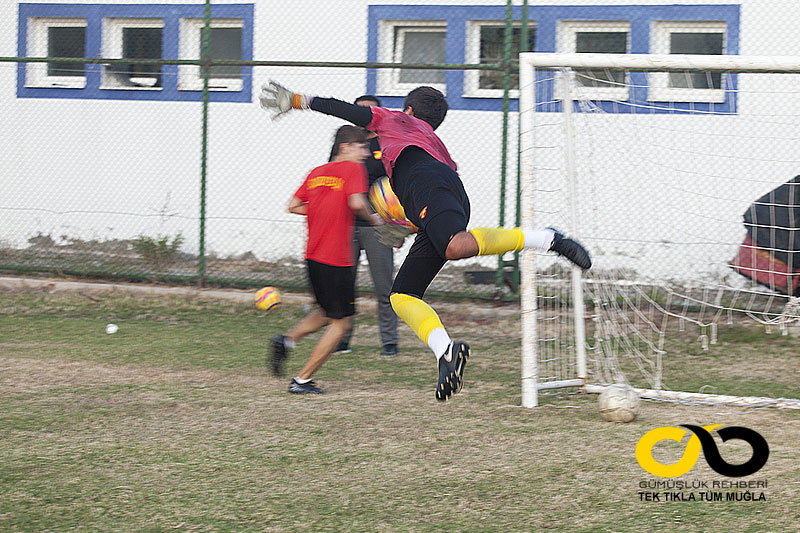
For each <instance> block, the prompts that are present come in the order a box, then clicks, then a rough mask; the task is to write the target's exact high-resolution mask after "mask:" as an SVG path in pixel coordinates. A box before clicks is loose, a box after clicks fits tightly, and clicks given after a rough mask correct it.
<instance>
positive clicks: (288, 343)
mask: <svg viewBox="0 0 800 533" xmlns="http://www.w3.org/2000/svg"><path fill="white" fill-rule="evenodd" d="M283 345H284V346H286V347H287V348H289V349H290V350H291V349H293V348H294V347H295V346H296V344H295V342H294V341H293V340H292V339H290V338H289V337H285V336H284V337H283Z"/></svg>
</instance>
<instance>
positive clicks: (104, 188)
mask: <svg viewBox="0 0 800 533" xmlns="http://www.w3.org/2000/svg"><path fill="white" fill-rule="evenodd" d="M52 3H69V2H67V1H66V0H61V1H60V2H52ZM73 3H79V2H73ZM85 3H90V2H85ZM104 3H112V2H111V0H105V1H104ZM119 3H126V4H131V3H141V4H147V3H153V2H152V1H150V2H148V1H134V0H120V1H119ZM171 3H176V4H198V3H202V2H200V0H195V1H181V2H171ZM214 3H215V4H223V3H236V2H234V1H232V2H222V1H216V0H215V2H214ZM254 3H255V23H254V27H255V39H254V52H253V56H254V58H255V59H272V60H298V61H301V60H309V61H312V60H313V61H353V62H357V61H364V60H365V59H366V52H367V7H368V5H370V2H368V1H364V0H343V1H340V2H337V3H336V4H335V6H334V5H333V4H330V5H329V4H327V3H323V2H317V1H311V0H301V1H295V2H277V1H275V0H255V2H254ZM387 3H389V2H387ZM520 3H521V2H516V4H517V5H519V4H520ZM532 3H533V2H532ZM601 3H602V4H608V5H625V4H628V3H630V2H628V1H616V0H615V1H606V2H598V1H597V0H587V1H572V2H536V4H537V5H545V4H550V5H567V4H569V5H598V4H601ZM635 3H637V4H640V5H641V4H662V3H663V2H651V1H646V0H639V1H638V2H635ZM669 3H670V4H692V3H702V4H706V5H708V4H731V3H735V2H731V1H717V0H704V1H703V2H685V1H675V0H672V1H671V2H669ZM407 4H437V5H438V4H441V5H504V4H505V2H502V1H499V2H498V1H486V0H483V1H473V0H470V1H467V0H461V1H448V2H445V1H430V2H423V1H420V2H407ZM741 5H742V11H741V35H740V53H741V54H748V55H798V56H800V42H798V40H797V39H796V38H795V35H796V28H798V27H800V6H798V5H797V3H796V2H794V1H792V0H742V1H741ZM0 20H2V21H4V22H2V23H0V26H2V30H3V31H0V55H4V56H14V55H16V54H17V50H16V48H17V44H16V43H17V40H16V39H17V36H16V23H17V22H16V20H17V7H16V2H10V1H9V2H2V3H0ZM271 77H274V78H276V79H278V80H280V81H281V82H283V83H284V84H286V85H287V86H289V87H291V88H293V89H296V90H298V91H302V92H309V93H315V94H320V95H324V96H328V95H330V96H337V97H340V98H342V99H346V100H351V99H352V98H354V97H356V96H358V95H360V94H362V93H364V92H365V87H366V81H365V79H366V78H365V73H364V72H363V71H360V70H356V69H303V70H301V69H288V68H257V69H254V75H253V79H252V80H249V81H250V82H251V83H252V84H253V94H254V97H253V103H250V104H242V103H217V104H213V105H212V106H211V107H210V117H209V127H210V137H209V152H208V156H209V159H208V206H207V208H208V212H207V214H208V217H209V225H208V234H207V249H208V251H209V252H214V253H217V254H219V255H222V256H226V255H230V254H240V253H243V252H248V251H250V252H253V253H254V254H256V256H258V257H259V258H262V259H272V258H276V257H282V256H286V255H296V256H299V255H300V254H301V253H302V243H303V240H304V225H303V224H304V223H303V221H302V220H301V219H299V217H296V216H293V215H289V214H288V213H285V205H286V203H287V202H288V199H289V197H290V196H291V194H292V192H293V191H294V190H295V188H296V187H297V186H298V185H299V183H300V182H301V180H302V179H303V177H304V175H305V173H306V172H307V171H308V170H309V169H310V168H312V167H313V166H316V165H318V164H321V163H322V162H324V161H325V159H326V157H327V153H328V150H329V146H330V141H331V137H332V133H333V131H334V130H335V128H336V127H337V126H338V125H339V124H340V121H338V120H336V119H333V118H330V117H326V116H322V115H319V114H315V113H293V114H291V115H290V116H287V117H285V118H283V119H282V120H279V121H276V122H271V121H270V120H269V119H268V117H267V116H266V114H265V113H263V112H262V111H261V110H260V108H259V107H258V105H257V103H256V96H255V95H256V94H257V92H258V87H260V85H261V84H262V83H263V82H264V81H266V80H267V79H269V78H271ZM16 78H17V70H16V65H15V64H13V63H2V64H0V111H2V117H3V118H2V126H0V145H1V146H2V147H3V155H4V156H3V157H2V158H0V180H2V181H0V184H1V188H0V243H4V244H6V245H11V246H14V247H22V246H25V245H26V242H27V239H28V238H29V237H31V236H33V235H35V234H37V233H43V234H50V235H52V236H53V237H54V238H56V239H59V238H60V237H62V236H63V237H65V238H80V239H97V240H108V239H117V238H118V239H127V238H132V237H135V236H137V235H139V234H147V235H156V234H170V235H174V234H176V233H177V232H181V233H182V234H183V235H184V236H185V238H186V244H185V246H184V249H185V250H186V251H188V252H196V251H197V241H198V224H199V222H198V220H197V217H198V215H199V207H198V199H199V194H200V192H199V176H200V138H201V137H200V133H201V132H200V125H201V106H200V104H199V103H183V102H153V101H143V102H130V101H121V100H111V101H100V100H64V99H41V98H17V97H16V83H17V82H16ZM750 79H751V78H744V77H743V78H742V84H741V89H742V95H741V96H740V100H739V106H740V111H741V112H742V114H747V115H755V116H757V117H759V118H758V119H757V120H758V121H759V124H760V125H759V128H757V133H758V134H759V135H761V136H766V137H770V136H779V138H778V139H776V140H775V141H774V142H773V143H771V144H770V143H768V144H767V145H765V144H763V143H762V142H761V141H759V142H747V140H746V136H747V135H748V133H749V132H752V131H753V129H752V128H748V127H747V126H746V125H744V124H742V125H738V126H736V127H735V131H736V132H737V133H738V134H740V135H743V136H745V137H744V139H743V140H739V141H735V149H733V150H731V149H729V148H725V149H720V150H721V151H720V152H719V153H730V152H733V153H732V154H731V155H732V156H736V157H737V158H738V159H736V160H734V159H731V158H728V157H722V158H715V160H714V162H713V163H703V162H701V161H699V160H698V161H696V162H695V164H694V166H697V167H703V166H705V167H706V168H708V165H709V164H712V165H715V169H714V170H713V172H711V171H710V172H709V173H715V174H719V175H723V176H727V175H730V172H729V170H731V169H733V170H734V171H735V172H733V174H734V175H735V176H738V177H740V179H739V181H735V179H734V178H731V179H723V180H722V181H721V182H719V183H715V184H709V189H710V190H711V191H713V194H714V195H716V196H719V197H721V198H729V197H730V198H731V202H728V203H727V204H725V205H724V206H723V205H722V204H723V203H724V202H721V201H718V202H717V203H719V204H720V205H721V207H720V208H719V209H721V210H722V211H721V212H720V213H717V214H716V215H715V216H714V217H712V218H715V219H717V218H719V219H724V220H725V222H724V223H720V224H719V227H718V228H717V226H714V228H717V229H714V230H713V232H712V233H713V234H714V235H715V236H716V235H719V237H714V239H717V238H718V239H724V240H725V242H726V243H728V244H730V243H733V242H736V241H737V240H739V235H738V233H741V232H740V231H738V230H737V229H736V228H735V224H734V222H732V221H735V218H736V216H740V214H741V211H742V204H743V203H744V202H745V201H746V200H747V199H749V200H752V199H754V198H755V197H757V196H758V195H759V194H763V192H766V191H767V190H769V189H770V188H771V187H772V186H773V185H777V184H778V183H781V182H783V181H786V180H788V179H789V178H790V177H792V176H793V175H795V174H797V173H798V172H797V171H796V170H792V169H794V168H795V167H797V166H798V165H796V157H797V156H796V155H795V154H797V153H798V151H797V142H796V139H797V137H798V135H797V134H796V132H795V131H796V130H795V128H794V127H793V126H794V124H796V123H797V122H798V121H797V120H794V121H792V119H791V118H787V116H794V117H796V116H797V113H798V109H800V99H798V98H797V95H796V94H791V93H792V92H795V93H796V90H797V83H796V82H797V78H795V79H794V80H787V78H786V77H775V78H774V80H773V84H772V85H771V86H770V85H763V82H762V81H760V80H758V79H756V78H755V77H754V78H752V79H753V80H754V81H750ZM761 79H763V78H761ZM770 89H773V90H775V91H774V93H770V94H769V95H767V96H765V95H764V94H763V93H762V94H760V95H758V96H754V97H752V98H751V97H750V96H749V92H750V91H751V90H758V91H766V90H770ZM773 110H777V111H776V112H775V115H776V116H775V120H774V121H772V122H779V123H781V125H780V126H777V127H776V128H777V129H770V128H769V127H768V126H769V124H768V123H769V122H770V121H769V120H768V119H767V118H765V117H767V116H768V115H769V114H770V113H772V111H773ZM631 119H632V117H622V116H619V117H604V118H600V119H597V120H599V121H607V124H606V125H604V129H603V130H602V131H603V133H602V134H601V135H597V134H596V131H597V130H596V129H591V128H589V129H587V131H594V132H595V133H594V135H595V136H594V137H593V138H594V141H593V142H594V143H595V147H596V149H597V150H598V151H600V152H606V153H620V154H623V156H622V157H621V158H620V159H618V160H614V159H613V158H606V159H602V158H601V159H593V160H589V159H588V156H587V159H586V162H587V163H588V164H590V166H592V167H593V171H594V173H595V176H597V175H600V176H601V177H602V176H614V179H611V178H608V181H607V182H603V181H597V182H595V184H591V185H590V184H584V185H582V187H588V188H591V187H594V188H597V189H600V190H601V194H600V195H598V198H599V197H603V198H604V199H605V201H604V202H602V203H599V204H593V206H592V207H591V208H589V207H585V209H588V210H589V211H587V212H585V213H584V216H585V217H587V219H591V220H593V221H596V222H592V224H594V227H595V228H597V232H596V233H591V234H587V235H588V236H589V237H590V238H591V239H593V240H594V242H593V244H594V245H595V246H598V247H600V248H601V250H603V252H602V253H603V254H605V255H604V256H605V257H606V258H607V259H606V260H608V261H609V265H612V264H613V265H616V264H619V263H620V262H621V261H620V258H622V257H625V256H626V254H627V255H630V254H635V253H637V252H636V251H635V250H634V251H632V250H628V249H625V246H624V245H623V244H620V243H623V242H625V241H626V239H627V238H628V237H630V232H631V231H632V230H633V228H634V227H635V226H636V221H637V220H644V219H648V218H652V217H653V216H657V220H658V227H659V228H661V229H663V228H667V227H675V228H676V231H678V232H679V233H681V232H682V233H683V234H687V235H694V234H700V233H702V232H700V231H698V227H697V224H700V223H701V222H699V221H697V220H693V218H692V217H687V216H686V212H687V211H691V210H694V211H695V212H699V211H703V210H705V209H706V207H707V206H708V204H707V203H706V202H705V201H704V200H703V198H704V197H702V196H700V197H695V198H694V201H696V204H690V203H688V202H689V201H688V200H687V201H685V202H684V201H683V200H681V201H680V202H681V204H680V205H674V204H675V202H676V201H675V200H670V199H669V194H671V192H670V190H669V187H666V188H665V187H660V188H658V189H657V190H652V189H650V188H647V187H641V186H640V183H647V178H646V177H643V176H642V168H640V167H639V168H637V166H635V165H634V166H632V167H631V166H630V163H625V165H621V163H620V161H624V160H625V159H626V157H625V156H624V154H628V156H629V157H630V156H633V157H643V158H645V159H649V160H654V158H655V157H656V156H655V155H652V154H651V155H652V157H651V155H647V154H645V153H637V152H636V150H644V151H645V152H647V149H646V148H638V149H633V148H632V147H630V146H631V143H633V142H636V141H637V139H639V138H640V137H641V136H642V135H652V134H653V132H654V131H657V130H654V129H652V127H653V125H654V124H655V125H665V128H666V129H670V128H674V129H679V128H680V127H684V126H685V127H690V128H700V129H705V130H707V131H711V132H712V133H713V127H714V124H715V122H716V121H717V118H716V117H712V118H710V119H707V120H705V119H704V122H705V123H706V124H708V125H709V126H711V130H708V129H707V128H706V127H705V126H703V127H700V126H698V123H697V122H695V123H694V124H692V125H682V124H679V123H675V124H674V125H673V124H672V123H671V122H670V121H672V120H674V119H672V118H670V117H664V116H662V117H657V118H656V119H653V117H636V118H635V119H634V120H631ZM590 120H591V119H590ZM515 121H516V118H512V127H511V130H510V132H511V134H512V137H511V138H512V141H513V142H512V145H511V146H512V153H511V158H510V166H509V169H510V171H511V172H510V180H509V183H508V190H509V191H511V192H513V190H514V179H515V177H514V171H515V169H516V155H515V154H514V153H513V148H514V147H515V145H516V125H515ZM720 122H724V124H722V125H721V126H720V127H721V128H723V129H725V128H728V127H729V126H728V124H729V123H728V122H725V121H720ZM787 122H789V123H791V125H788V126H787V125H786V123H787ZM631 123H634V124H631ZM501 125H502V116H501V114H500V113H498V112H479V111H458V110H455V111H451V113H450V114H449V115H448V117H447V120H446V121H445V123H444V124H443V125H442V127H441V128H440V130H439V133H440V135H441V137H442V138H443V139H444V141H445V143H446V144H447V145H448V147H449V148H450V151H451V153H452V155H453V157H454V159H455V160H456V161H457V162H458V163H459V167H460V171H461V175H462V178H463V180H464V183H465V186H466V188H467V191H468V192H469V193H470V196H471V199H472V204H473V217H472V225H473V226H477V225H494V224H496V223H497V216H498V214H497V210H498V208H497V205H498V198H499V177H500V139H501ZM621 125H625V127H624V128H623V127H621ZM678 138H685V137H681V136H680V135H678ZM720 142H721V143H723V144H726V145H727V143H729V142H730V139H728V138H724V139H720ZM709 149H710V150H713V149H714V148H713V146H711V147H709ZM792 151H793V152H792ZM659 157H661V158H662V159H663V157H672V158H673V159H672V160H670V161H668V162H666V163H663V166H664V167H666V168H671V167H675V166H677V165H679V164H680V163H681V162H682V161H683V162H686V158H687V155H686V152H685V151H681V150H676V151H675V152H672V153H671V155H668V156H665V155H664V154H663V152H662V153H661V154H660V155H659ZM742 158H744V160H745V161H749V162H750V163H752V164H749V163H748V164H746V165H743V164H742V162H741V159H742ZM769 159H779V160H780V161H783V162H782V163H777V164H773V163H769V162H768V163H766V164H764V160H767V161H769ZM589 161H594V162H593V163H589ZM653 164H654V163H653ZM726 164H729V165H731V169H728V168H724V166H725V165H726ZM720 165H722V166H721V167H720ZM621 166H627V167H628V170H626V172H628V174H624V175H617V174H615V173H616V172H617V169H619V168H620V167H621ZM647 168H652V167H647ZM754 175H759V176H760V178H759V180H756V181H745V184H744V185H742V186H741V187H738V186H736V184H742V181H743V180H744V178H743V176H754ZM621 176H622V177H621ZM597 179H598V180H600V179H603V178H597ZM619 179H622V180H627V181H624V182H622V184H621V182H620V181H618V180H619ZM663 179H664V180H665V181H664V182H666V183H673V185H674V187H675V188H680V187H681V186H683V185H686V186H691V185H693V184H691V183H684V181H683V180H688V179H689V178H686V177H680V178H676V180H675V181H674V182H670V181H669V178H668V177H664V178H663ZM642 180H644V181H642ZM689 188H691V187H689ZM624 190H627V191H629V192H630V194H633V191H638V192H640V193H641V194H642V196H643V197H644V198H649V199H650V200H653V202H649V201H644V200H642V201H631V200H630V198H627V199H625V201H623V202H620V203H615V202H618V201H619V200H620V196H624V195H626V194H628V193H623V192H621V191H624ZM665 196H666V197H665ZM656 200H657V201H656ZM506 205H507V213H508V214H507V220H513V206H514V200H513V196H512V195H511V194H509V196H508V198H507V203H506ZM665 206H670V207H669V208H667V207H665ZM622 211H624V212H625V214H624V215H622V214H621V212H622ZM609 219H612V221H611V222H609ZM616 220H627V222H625V223H623V224H616V227H617V230H613V228H614V227H615V221H616ZM554 221H555V222H563V219H562V220H559V218H558V217H556V219H555V220H554ZM704 223H705V224H711V225H712V226H713V225H714V224H715V223H714V222H713V221H708V220H707V221H706V222H704ZM587 225H588V224H587ZM673 225H674V226H673ZM737 232H738V233H737ZM667 233H669V235H674V233H672V232H667ZM601 234H602V235H601ZM664 238H666V237H665V236H664V235H663V234H662V233H661V232H655V233H653V234H652V235H648V237H647V239H648V240H649V239H655V240H659V239H661V240H663V239H664ZM610 241H618V242H617V243H616V244H613V245H612V244H610ZM606 250H608V251H609V252H608V253H606V252H605V251H606ZM614 250H616V251H617V252H614V253H611V252H613V251H614ZM704 253H705V252H704ZM719 253H720V254H722V255H724V254H727V250H726V251H725V252H724V253H723V252H719ZM722 255H720V258H721V257H722ZM721 260H722V259H716V258H715V259H714V260H713V261H711V262H712V263H714V264H719V263H720V261H721ZM487 261H488V262H487V263H486V264H488V265H493V264H495V260H494V259H491V260H487ZM648 261H649V260H648ZM646 262H647V261H644V263H646ZM651 262H652V261H651ZM622 263H624V261H622ZM644 263H642V264H641V268H645V269H646V265H645V264H644ZM638 264H639V262H638V260H637V265H638Z"/></svg>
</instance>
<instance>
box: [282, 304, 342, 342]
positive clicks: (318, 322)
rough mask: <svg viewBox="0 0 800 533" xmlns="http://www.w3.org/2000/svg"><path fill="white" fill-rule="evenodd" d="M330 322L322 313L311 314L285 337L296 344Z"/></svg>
mask: <svg viewBox="0 0 800 533" xmlns="http://www.w3.org/2000/svg"><path fill="white" fill-rule="evenodd" d="M330 322H331V319H330V318H328V317H326V316H325V313H324V312H322V311H319V312H316V313H312V314H310V315H308V316H306V317H305V318H304V319H303V320H301V321H300V322H298V323H297V324H296V325H295V326H294V327H293V328H292V329H290V330H289V332H288V333H287V334H286V337H288V338H289V339H291V340H292V341H294V342H298V341H299V340H300V339H302V338H303V337H305V336H306V335H310V334H312V333H314V332H315V331H319V330H321V329H322V328H324V327H325V326H327V325H328V324H329V323H330Z"/></svg>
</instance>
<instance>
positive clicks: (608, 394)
mask: <svg viewBox="0 0 800 533" xmlns="http://www.w3.org/2000/svg"><path fill="white" fill-rule="evenodd" d="M598 403H599V404H600V415H601V416H602V417H603V418H604V419H605V420H608V421H609V422H632V421H633V420H634V419H635V418H636V415H637V414H639V406H640V405H641V401H640V400H639V394H638V393H637V392H636V391H635V390H633V387H631V386H630V385H627V384H625V383H616V384H614V385H609V386H608V387H606V389H605V390H604V391H603V392H601V393H600V398H599V399H598Z"/></svg>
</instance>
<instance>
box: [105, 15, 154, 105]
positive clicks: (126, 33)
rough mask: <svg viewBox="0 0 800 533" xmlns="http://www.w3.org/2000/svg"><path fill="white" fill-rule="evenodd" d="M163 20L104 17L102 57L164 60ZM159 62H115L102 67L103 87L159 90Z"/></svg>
mask: <svg viewBox="0 0 800 533" xmlns="http://www.w3.org/2000/svg"><path fill="white" fill-rule="evenodd" d="M163 31H164V21H163V20H162V19H144V18H143V19H127V18H119V19H117V18H107V19H103V57H106V58H109V59H163V55H162V49H163ZM161 86H162V72H161V65H159V64H152V65H151V64H140V63H112V64H108V65H105V67H104V68H103V82H102V86H101V88H102V89H139V90H153V89H155V90H158V89H160V88H161Z"/></svg>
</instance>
